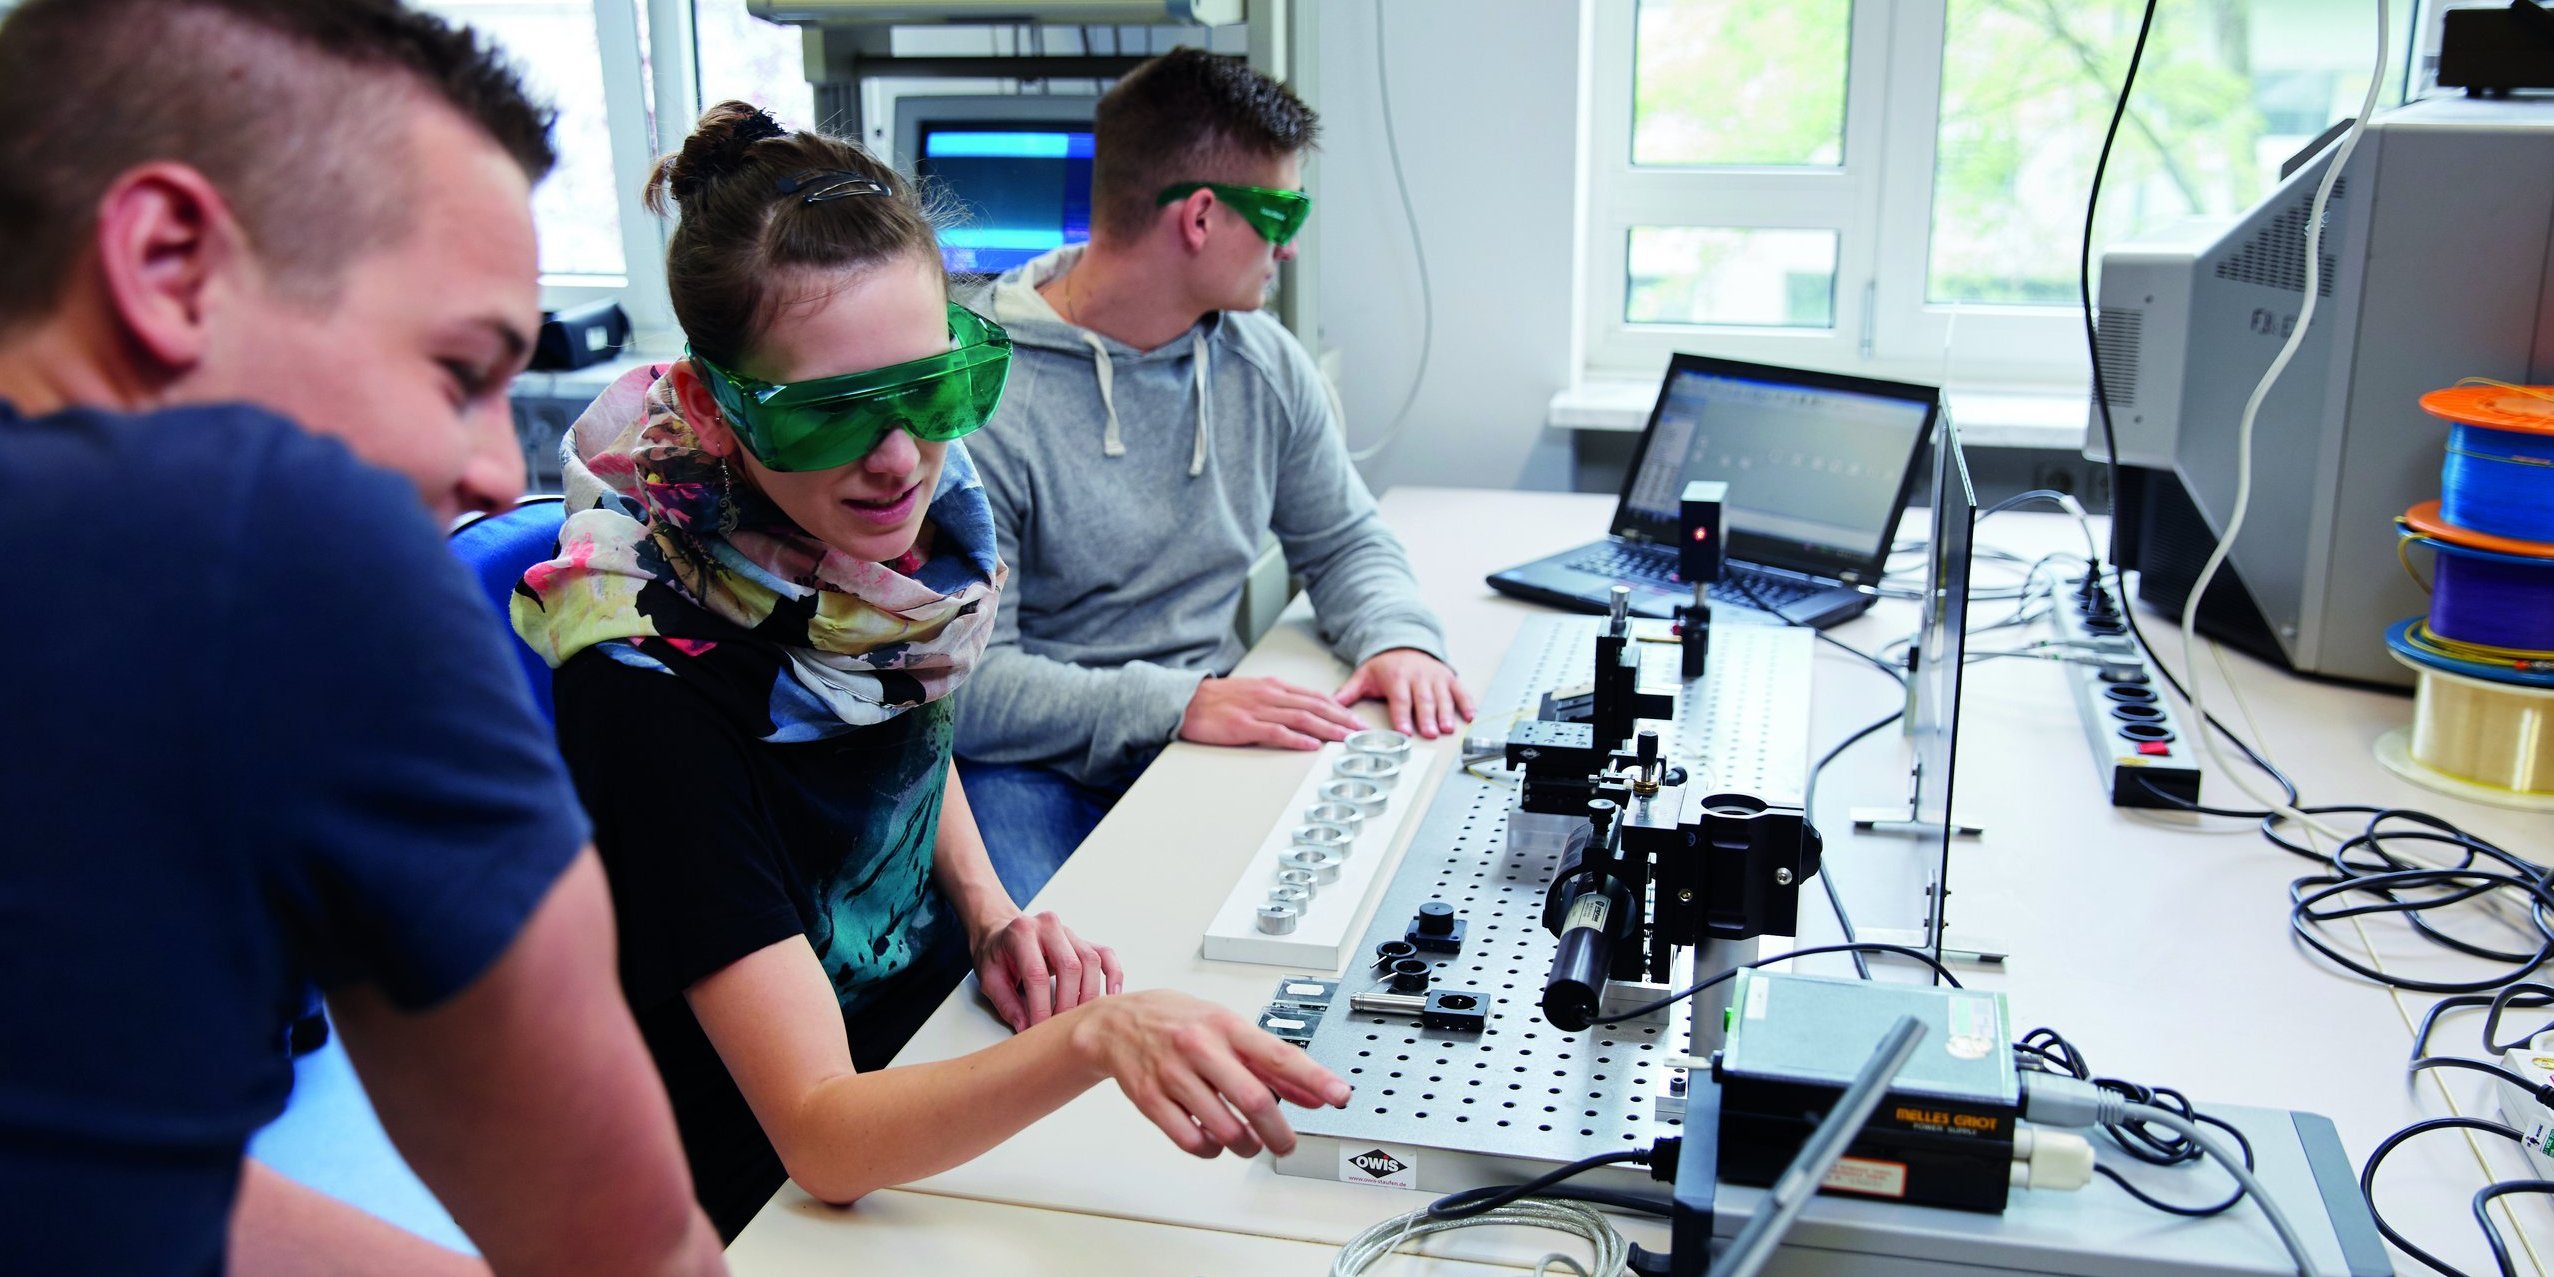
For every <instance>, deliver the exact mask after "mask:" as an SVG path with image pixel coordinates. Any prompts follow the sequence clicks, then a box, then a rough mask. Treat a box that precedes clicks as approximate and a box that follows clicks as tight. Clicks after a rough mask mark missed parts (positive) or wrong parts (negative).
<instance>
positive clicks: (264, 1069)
mask: <svg viewBox="0 0 2554 1277" xmlns="http://www.w3.org/2000/svg"><path fill="white" fill-rule="evenodd" d="M548 122H549V121H548V114H547V112H545V111H543V110H541V109H539V108H537V107H535V106H533V105H532V104H531V103H529V102H528V101H527V100H526V99H525V98H524V96H523V93H522V91H521V89H520V87H519V86H518V85H517V83H516V81H515V79H514V77H513V76H512V74H511V73H510V72H508V71H507V70H506V69H505V68H504V67H503V66H502V65H501V64H500V63H498V62H497V61H496V60H495V59H494V58H493V57H492V56H491V55H490V54H489V53H488V52H487V51H486V48H485V46H483V45H481V44H479V43H477V42H476V41H475V40H474V39H473V38H472V37H470V36H469V35H468V34H467V33H456V32H454V31H452V30H451V29H449V28H447V27H445V26H444V25H443V24H442V23H440V22H438V21H435V20H433V19H430V18H425V17H420V16H418V15H415V14H412V13H409V12H407V11H406V10H404V9H402V8H401V7H400V6H399V5H398V3H397V2H396V0H28V3H26V4H23V5H21V6H19V7H18V9H17V10H16V12H15V13H14V14H13V15H12V16H10V17H8V18H7V19H5V20H0V245H6V248H5V249H0V493H4V494H5V499H0V544H5V545H7V546H8V547H10V550H11V552H12V559H13V561H14V562H15V564H16V565H17V567H18V571H16V572H15V573H13V574H12V579H11V583H10V586H9V588H8V590H7V593H6V595H5V596H0V597H5V601H0V667H4V668H5V669H6V671H7V676H6V679H5V682H0V831H5V832H0V990H4V992H0V1267H5V1268H7V1269H8V1270H9V1271H11V1272H26V1273H46V1274H52V1273H71V1272H96V1273H116V1274H179V1275H184V1277H195V1275H197V1274H209V1273H219V1272H222V1271H225V1270H226V1269H228V1268H236V1269H239V1270H242V1271H255V1272H301V1271H331V1272H367V1273H368V1272H376V1271H379V1272H404V1273H437V1272H446V1271H454V1272H463V1271H471V1270H472V1269H474V1268H475V1269H478V1270H479V1271H485V1268H482V1267H480V1266H479V1264H478V1261H475V1260H469V1259H466V1258H465V1257H462V1256H459V1255H456V1254H453V1253H451V1252H448V1251H444V1250H441V1249H440V1248H437V1247H432V1246H430V1245H428V1244H426V1243H424V1242H422V1241H420V1240H418V1239H416V1238H413V1237H410V1236H408V1235H406V1234H404V1233H400V1232H398V1231H397V1230H394V1229H392V1228H390V1227H389V1226H388V1225H385V1224H382V1223H380V1222H379V1221H375V1220H372V1219H370V1218H369V1217H366V1216H363V1215H360V1214H358V1213H357V1212H354V1211H353V1210H351V1209H350V1208H347V1207H343V1206H340V1205H337V1204H336V1203H333V1202H331V1201H329V1200H328V1199H325V1198H322V1197H320V1196H318V1195H317V1194H314V1193H311V1192H309V1191H307V1190H304V1189H301V1188H298V1187H296V1186H294V1185H292V1184H290V1183H288V1182H286V1181H284V1180H282V1179H281V1177H279V1176H276V1175H274V1174H272V1173H271V1172H267V1171H264V1170H262V1169H260V1168H258V1167H256V1166H254V1165H253V1164H250V1163H247V1162H246V1161H245V1160H244V1158H243V1149H244V1147H245V1143H246V1141H247V1139H248V1136H249V1135H250V1133H251V1132H253V1131H254V1130H256V1129H257V1128H258V1127H259V1126H260V1125H261V1124H263V1123H265V1122H266V1121H268V1120H269V1119H271V1118H273V1117H274V1116H275V1115H276V1114H277V1113H278V1112H279V1111H281V1109H282V1107H283V1104H284V1098H285V1094H286V1092H287V1091H288V1090H289V1088H290V1085H291V1077H292V1075H291V1068H290V1064H289V1062H288V1060H287V1059H286V1056H285V1051H284V1045H283V1041H284V1031H285V1028H286V1026H287V1025H288V1024H289V1022H290V1021H291V1020H292V1019H293V1018H294V1017H295V1016H296V1014H297V1013H298V1010H299V1007H300V996H301V994H300V991H301V990H302V989H303V988H304V987H305V986H306V985H307V983H308V982H310V981H317V982H318V983H319V984H320V985H321V987H322V988H323V989H325V990H326V992H327V995H328V998H329V1002H330V1005H331V1008H332V1010H333V1012H334V1016H335V1021H336V1025H337V1028H338V1031H339V1032H340V1033H341V1034H342V1035H343V1037H344V1040H345V1042H346V1047H347V1050H348V1053H349V1054H350V1055H351V1056H352V1057H353V1059H354V1061H355V1064H356V1067H357V1068H358V1070H360V1072H361V1073H362V1075H363V1079H364V1082H365V1085H366V1086H367V1088H368V1089H369V1090H370V1092H371V1095H372V1098H373V1101H374V1103H375V1106H376V1108H377V1109H378V1111H379V1112H380V1115H381V1118H382V1120H383V1122H384V1124H385V1125H386V1126H387V1127H388V1129H389V1131H390V1133H391V1135H392V1137H393V1139H394V1140H395V1141H396V1142H397V1143H398V1145H399V1147H400V1149H401V1150H402V1152H404V1153H405V1154H406V1155H407V1157H408V1159H409V1161H410V1163H411V1164H412V1165H413V1166H414V1167H415V1168H416V1169H417V1171H418V1173H419V1174H420V1175H421V1176H422V1177H423V1178H424V1179H425V1181H426V1182H427V1184H428V1185H430V1186H431V1187H432V1188H433V1189H434V1190H435V1191H436V1193H437V1194H438V1195H439V1196H440V1197H441V1198H442V1200H443V1202H444V1204H445V1205H446V1206H447V1207H448V1208H449V1209H450V1210H451V1213H452V1216H453V1218H454V1219H455V1220H456V1221H457V1222H458V1223H459V1224H460V1225H461V1227H462V1228H463V1229H464V1230H465V1231H466V1232H468V1233H469V1234H470V1236H471V1238H472V1240H473V1241H474V1242H476V1243H477V1244H478V1246H479V1247H480V1249H481V1251H482V1252H483V1253H484V1254H485V1256H486V1258H487V1266H489V1267H493V1268H495V1269H496V1270H498V1271H501V1272H561V1271H568V1270H571V1269H573V1270H576V1271H582V1272H612V1273H703V1272H716V1271H719V1270H720V1269H721V1267H722V1262H721V1259H720V1256H719V1254H718V1250H717V1243H716V1238H715V1236H714V1235H713V1234H712V1233H711V1231H710V1230H709V1227H708V1224H707V1221H706V1220H705V1219H703V1218H702V1216H701V1214H700V1212H699V1210H698V1209H697V1208H696V1207H695V1206H694V1205H693V1203H692V1193H691V1188H690V1184H689V1181H688V1179H687V1177H686V1174H685V1171H684V1167H683V1159H682V1154H681V1150H680V1149H679V1147H678V1145H677V1141H676V1136H675V1132H674V1127H673V1123H672V1120H671V1118H670V1116H669V1113H668V1109H667V1105H666V1100H665V1094H664V1091H663V1089H662V1087H661V1086H660V1085H659V1083H658V1081H657V1079H656V1077H655V1074H654V1072H653V1071H652V1070H651V1068H650V1066H649V1063H648V1057H647V1055H646V1052H645V1051H644V1049H643V1048H642V1047H641V1045H640V1042H639V1039H638V1036H637V1033H636V1031H635V1030H634V1029H633V1027H632V1025H631V1021H630V1018H629V1014H628V1011H627V1009H626V1007H625V1005H624V1003H623V1002H622V999H621V998H620V996H619V993H618V988H617V985H616V982H615V976H614V958H613V953H612V922H611V916H610V906H609V902H608V898H607V896H606V893H605V890H604V884H603V877H602V873H601V871H600V869H599V868H597V866H596V862H595V858H594V854H593V852H592V850H591V849H590V848H589V847H587V846H586V845H585V843H586V826H585V824H584V821H583V818H582V816H581V815H580V814H579V813H578V811H577V809H576V805H575V795H574V793H573V791H572V790H571V789H570V788H569V786H568V783H567V780H566V777H565V776H564V774H563V773H562V770H561V767H560V765H559V763H558V762H557V760H556V758H555V756H554V755H553V753H552V752H551V748H550V744H549V736H548V732H547V731H546V730H545V729H544V728H543V727H542V725H541V723H540V721H539V719H538V717H537V715H536V714H535V712H534V711H533V709H532V707H531V704H530V701H529V699H528V697H527V695H526V689H525V688H524V686H523V683H522V676H521V674H520V673H519V672H518V670H517V667H516V664H515V662H514V661H513V660H512V659H511V657H510V656H509V654H508V652H507V650H506V649H505V647H504V646H503V638H502V635H501V633H500V632H499V630H498V629H497V627H496V624H495V622H494V621H493V619H492V618H491V617H490V616H489V615H488V611H487V607H486V604H485V603H484V601H483V600H482V599H481V598H480V597H479V595H478V592H477V590H476V587H475V586H474V585H473V584H472V583H471V582H470V581H469V579H468V577H467V575H466V574H465V573H464V572H463V570H462V569H461V568H460V566H459V565H458V564H457V563H455V562H454V561H453V560H452V558H451V557H450V556H449V555H448V554H447V553H446V552H445V549H444V546H443V544H442V527H443V525H444V524H445V523H446V522H448V521H449V520H450V518H451V517H452V516H453V515H455V514H457V513H460V512H462V511H465V510H473V509H479V510H484V509H492V508H496V507H499V506H501V505H503V504H505V503H506V502H507V501H509V500H510V499H511V498H512V497H513V496H514V495H516V493H517V492H518V491H519V490H520V488H521V483H522V472H521V463H520V460H519V458H518V457H517V456H516V454H515V452H514V442H513V435H512V429H511V422H510V416H509V411H508V406H507V402H506V396H505V387H506V384H507V382H508V380H509V379H510V378H511V377H512V375H513V374H514V373H515V372H516V371H517V370H519V369H520V368H521V367H522V365H523V363H524V360H525V357H526V352H527V350H528V348H529V345H530V341H531V336H532V333H533V330H534V327H535V325H536V324H537V322H538V320H539V309H538V297H537V285H536V261H535V255H534V247H533V230H532V221H531V217H530V214H529V210H528V198H529V195H530V190H531V184H532V183H533V182H534V181H537V180H538V179H539V178H540V177H541V176H542V175H543V174H544V173H545V172H546V171H547V170H548V168H549V167H550V164H551V160H552V156H551V153H550V149H549V141H548Z"/></svg>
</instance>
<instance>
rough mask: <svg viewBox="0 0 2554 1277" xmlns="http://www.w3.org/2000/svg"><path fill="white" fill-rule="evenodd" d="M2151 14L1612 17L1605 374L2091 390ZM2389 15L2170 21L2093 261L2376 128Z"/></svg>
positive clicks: (1607, 4) (2220, 3)
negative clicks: (1680, 355) (1703, 369)
mask: <svg viewBox="0 0 2554 1277" xmlns="http://www.w3.org/2000/svg"><path fill="white" fill-rule="evenodd" d="M2405 7H2406V8H2409V7H2410V6H2405ZM2142 9H2143V4H2142V0H2067V2H2066V3H2047V2H2046V0H1894V2H1893V0H1597V3H1596V4H1595V6H1594V9H1593V13H1592V15H1591V19H1590V21H1591V26H1590V36H1591V46H1590V49H1589V55H1590V61H1589V68H1590V74H1591V75H1592V77H1593V78H1592V80H1591V85H1592V87H1593V89H1594V92H1592V93H1591V95H1590V101H1591V104H1592V111H1593V116H1592V118H1591V119H1590V121H1589V126H1590V127H1589V138H1590V142H1591V146H1592V150H1591V153H1590V155H1589V157H1588V172H1589V178H1590V201H1589V206H1588V223H1587V224H1588V238H1587V240H1586V242H1585V244H1584V245H1583V248H1582V251H1583V252H1584V254H1585V257H1586V269H1585V271H1584V272H1583V275H1582V277H1583V278H1584V279H1585V280H1586V281H1587V283H1586V294H1587V295H1586V298H1585V300H1584V307H1583V323H1584V328H1585V332H1586V334H1587V359H1588V364H1589V366H1590V368H1591V369H1593V370H1595V371H1598V372H1614V373H1620V374H1636V375H1650V374H1654V373H1655V372H1656V371H1657V370H1658V368H1659V367H1661V366H1662V365H1663V364H1664V363H1665V362H1666V359H1667V356H1668V354H1669V353H1670V352H1672V351H1675V350H1680V349H1682V350H1696V351H1702V352H1706V353H1714V354H1722V355H1727V356H1731V357H1734V358H1741V359H1760V360H1764V361H1767V362H1777V363H1793V364H1803V365H1808V366H1812V367H1824V368H1833V369H1839V370H1844V371H1856V372H1865V373H1870V374H1873V375H1879V376H1897V377H1907V378H1912V379H1915V380H1928V381H1930V380H1939V381H1946V382H1960V383H1968V384H1977V383H1993V382H2005V383H2012V382H2037V383H2066V382H2078V381H2080V380H2081V379H2082V377H2083V376H2084V372H2083V369H2084V352H2083V345H2082V343H2083V336H2082V329H2081V327H2080V321H2079V320H2078V319H2077V317H2076V315H2075V312H2074V311H2073V309H2072V307H2073V306H2074V304H2075V298H2076V255H2077V252H2078V247H2079V240H2080V237H2081V235H2082V230H2083V219H2084V198H2085V194H2086V190H2087V187H2088V186H2089V185H2090V183H2091V180H2092V168H2093V161H2094V158H2095V156H2096V154H2097V153H2098V151H2099V149H2100V146H2101V138H2102V130H2103V128H2104V126H2105V125H2106V124H2107V123H2108V122H2109V118H2110V112H2111V109H2112V105H2113V102H2114V101H2115V99H2116V95H2117V94H2118V92H2119V79H2120V75H2121V73H2122V72H2123V71H2124V69H2125V67H2126V63H2127V57H2128V52H2129V49H2130V47H2131V45H2132V43H2133V42H2134V40H2135V37H2136V33H2137V24H2138V18H2139V15H2140V13H2141V12H2142ZM2404 16H2405V18H2406V20H2405V21H2404V22H2402V23H2401V24H2400V25H2401V26H2402V27H2403V28H2404V30H2402V31H2399V32H2398V33H2397V39H2396V43H2395V47H2396V49H2397V50H2398V51H2399V50H2400V49H2401V48H2402V47H2403V43H2404V41H2403V40H2402V38H2401V37H2402V36H2403V35H2406V34H2408V33H2409V27H2410V25H2411V24H2410V22H2409V15H2408V14H2407V15H2404ZM2369 20H2370V18H2369V15H2367V14H2366V13H2364V12H2363V11H2362V10H2361V9H2359V8H2358V7H2356V6H2332V5H2327V4H2320V3H2316V0H2162V4H2161V7H2160V8H2159V10H2158V12H2157V15H2156V19H2155V26H2154V33H2153V35H2152V37H2151V39H2150V40H2149V43H2148V46H2147V51H2146V57H2145V61H2144V63H2143V65H2142V66H2141V67H2140V69H2139V73H2138V85H2137V92H2136V96H2135V97H2134V99H2133V100H2132V102H2131V105H2130V111H2129V119H2128V121H2127V123H2126V124H2125V125H2124V126H2123V127H2122V130H2121V134H2120V140H2119V143H2118V145H2117V147H2116V149H2115V150H2114V152H2113V155H2112V158H2111V168H2110V172H2109V175H2108V176H2107V178H2106V179H2105V182H2104V189H2103V194H2102V215H2101V220H2100V223H2099V225H2098V227H2097V230H2096V234H2095V241H2094V247H2095V251H2096V254H2097V255H2098V253H2099V251H2100V250H2101V248H2102V247H2103V246H2105V245H2107V244H2110V243H2114V242H2118V241H2121V240H2124V239H2127V238H2130V237H2133V236H2136V235H2139V234H2144V233H2148V232H2152V231H2154V230H2157V229H2160V228H2162V227H2163V226H2165V225H2168V224H2169V223H2171V222H2173V221H2175V220H2178V219H2181V218H2184V217H2189V216H2192V215H2208V214H2229V213H2234V212H2237V211H2240V210H2241V209H2243V208H2245V207H2247V206H2249V205H2250V204H2251V203H2253V202H2254V201H2255V200H2257V199H2259V198H2260V197H2261V196H2262V195H2263V194H2264V193H2265V192H2266V191H2267V190H2268V189H2269V188H2270V186H2271V185H2272V184H2273V183H2274V182H2275V181H2276V180H2277V178H2278V173H2279V166H2280V164H2281V162H2282V161H2284V160H2285V159H2286V158H2288V157H2289V156H2290V155H2292V154H2294V153H2295V152H2296V151H2297V150H2299V149H2300V148H2302V147H2303V146H2304V145H2305V144H2306V143H2307V142H2308V141H2310V140H2311V139H2312V138H2313V137H2314V136H2315V135H2316V134H2318V133H2320V132H2322V131H2323V129H2324V128H2325V126H2327V125H2329V124H2331V123H2333V122H2334V121H2336V120H2339V119H2341V118H2343V117H2344V116H2346V115H2348V114H2349V113H2350V112H2351V111H2353V110H2355V109H2356V108H2357V105H2358V97H2359V94H2360V93H2361V92H2362V91H2363V89H2364V87H2365V84H2366V79H2365V77H2366V75H2367V60H2368V57H2369V51H2370V49H2371V48H2372V47H2373V45H2372V41H2373V38H2374V32H2372V31H2370V30H2368V25H2369ZM2398 65H2400V63H2399V62H2398ZM2388 83H2389V84H2390V85H2398V86H2399V84H2400V83H2401V80H2400V77H2399V76H2396V75H2389V77H2388ZM2390 96H2394V97H2399V92H2398V93H2396V94H2393V95H2390Z"/></svg>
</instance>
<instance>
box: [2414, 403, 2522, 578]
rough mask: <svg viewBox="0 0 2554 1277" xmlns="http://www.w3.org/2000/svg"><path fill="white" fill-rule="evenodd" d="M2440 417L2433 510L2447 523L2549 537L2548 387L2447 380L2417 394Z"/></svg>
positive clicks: (2427, 409)
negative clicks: (2443, 433)
mask: <svg viewBox="0 0 2554 1277" xmlns="http://www.w3.org/2000/svg"><path fill="white" fill-rule="evenodd" d="M2421 408H2422V410H2423V411H2425V412H2428V413H2429V414H2430V415H2432V416H2435V417H2442V418H2445V419H2446V420H2447V421H2448V422H2449V426H2448V448H2447V457H2446V460H2445V461H2444V462H2443V463H2442V464H2441V466H2440V468H2439V492H2440V499H2439V514H2440V517H2441V518H2442V519H2444V520H2446V521H2447V522H2448V523H2449V524H2451V525H2453V526H2455V527H2459V528H2466V529H2470V530H2472V531H2475V532H2481V533H2486V534H2488V535H2492V536H2499V537H2511V538H2515V539H2517V540H2522V541H2537V542H2545V541H2554V388H2549V387H2542V386H2525V387H2505V386H2488V385H2487V386H2453V387H2450V388H2448V389H2446V390H2433V391H2431V392H2430V393H2428V394H2426V395H2423V396H2421Z"/></svg>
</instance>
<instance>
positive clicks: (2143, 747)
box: [2137, 740, 2173, 756]
mask: <svg viewBox="0 0 2554 1277" xmlns="http://www.w3.org/2000/svg"><path fill="white" fill-rule="evenodd" d="M2137 752H2138V753H2141V754H2146V755H2149V756H2154V755H2161V754H2169V753H2171V752H2173V743H2172V742H2171V741H2163V740H2142V741H2139V742H2137Z"/></svg>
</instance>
